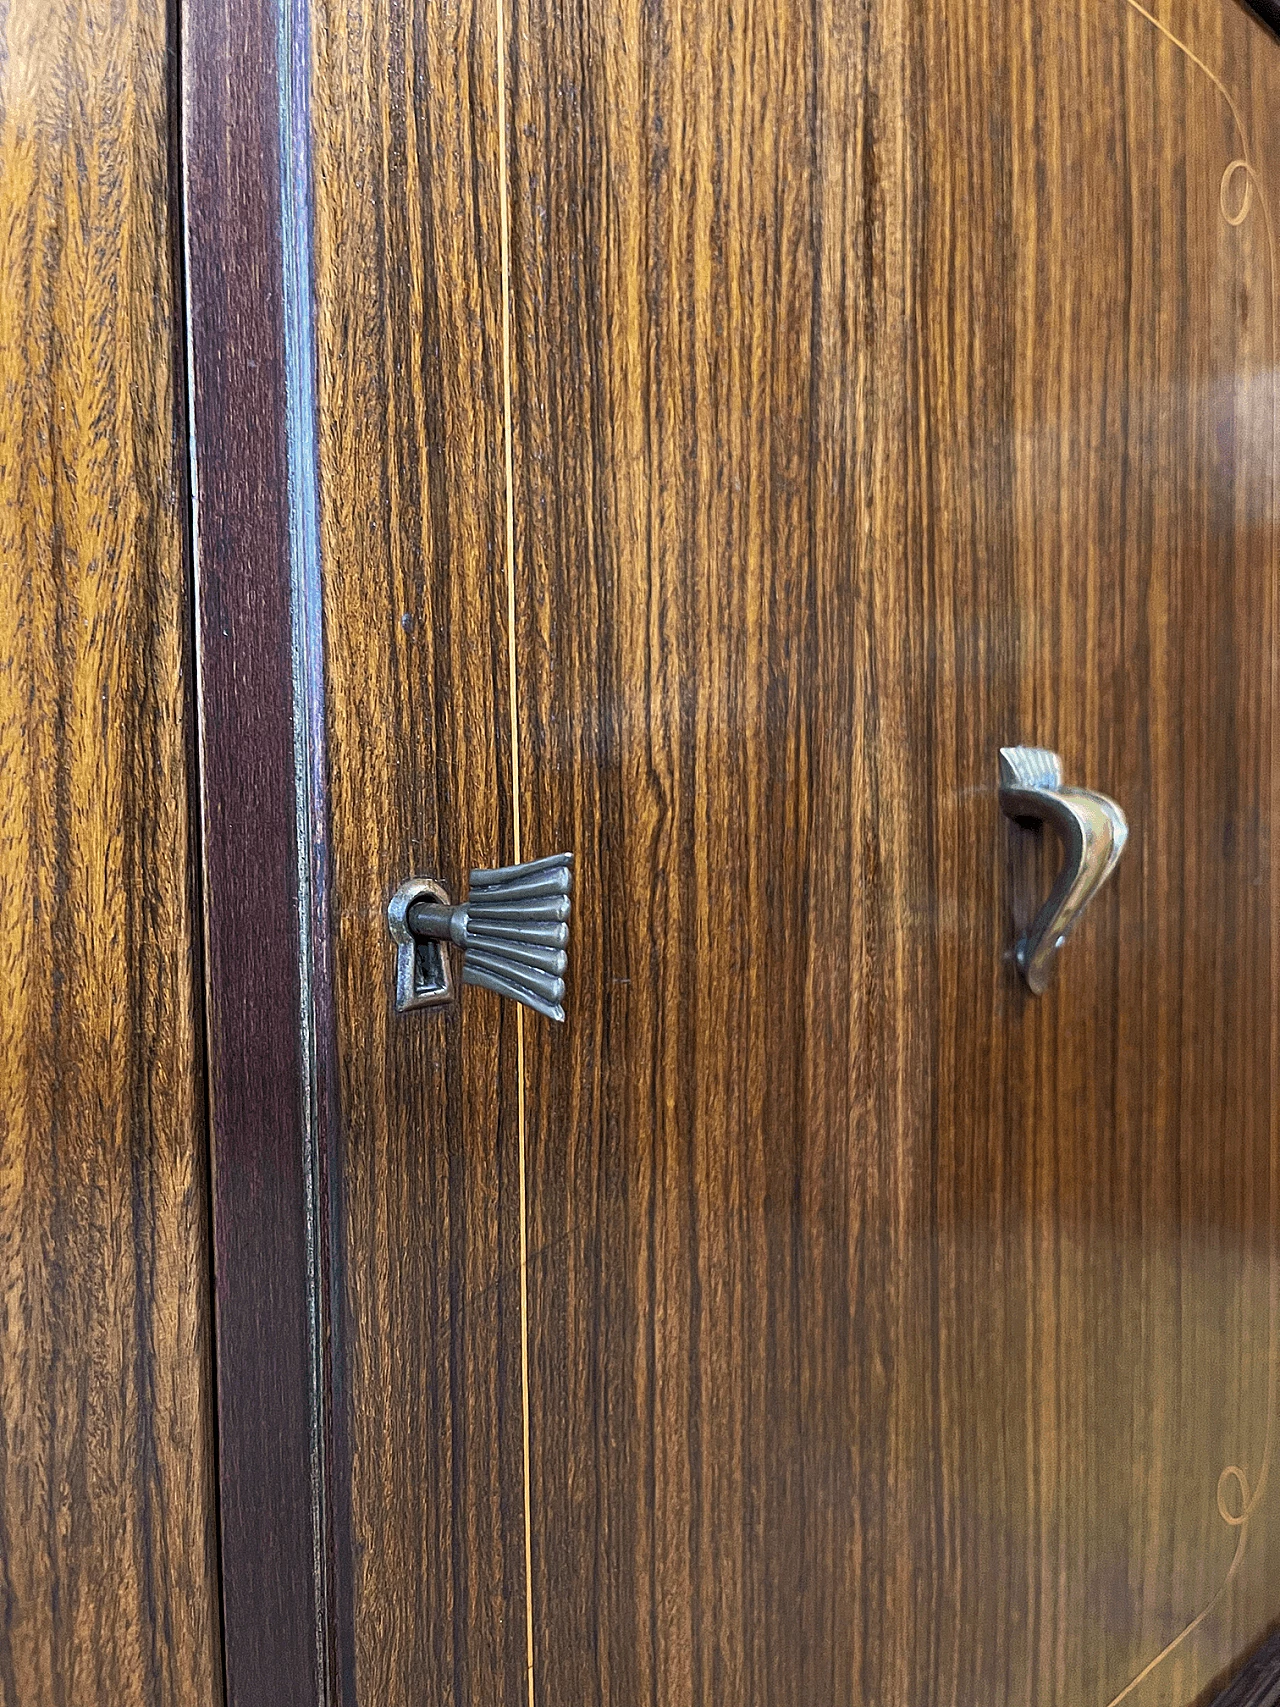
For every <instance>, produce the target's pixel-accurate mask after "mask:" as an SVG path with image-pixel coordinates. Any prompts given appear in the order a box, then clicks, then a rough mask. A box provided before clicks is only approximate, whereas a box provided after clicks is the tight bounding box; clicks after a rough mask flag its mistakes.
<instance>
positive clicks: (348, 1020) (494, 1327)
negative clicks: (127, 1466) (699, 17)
mask: <svg viewBox="0 0 1280 1707" xmlns="http://www.w3.org/2000/svg"><path fill="white" fill-rule="evenodd" d="M313 31H314V33H313V40H314V90H313V122H314V135H315V156H314V164H313V175H314V183H315V206H316V216H315V230H316V308H317V329H318V330H317V336H318V348H319V452H320V482H321V485H320V497H321V511H322V544H323V554H324V564H325V570H324V621H325V661H326V696H327V706H328V723H327V728H328V742H329V763H330V774H331V777H332V779H333V784H332V786H333V793H332V857H333V919H334V966H335V989H336V1018H337V1051H338V1061H339V1100H340V1104H341V1123H342V1130H341V1146H340V1148H341V1157H342V1163H341V1165H342V1192H343V1227H342V1232H341V1242H342V1251H343V1259H342V1260H343V1268H344V1276H345V1279H344V1288H343V1296H342V1312H343V1314H342V1321H341V1332H342V1333H343V1335H344V1346H345V1350H344V1359H345V1364H346V1369H347V1379H346V1385H345V1388H344V1391H343V1392H342V1394H341V1395H340V1402H341V1403H342V1404H343V1405H344V1406H345V1407H346V1411H345V1417H346V1426H347V1427H348V1429H349V1432H350V1440H351V1479H350V1493H349V1497H350V1507H351V1524H352V1568H351V1576H350V1581H349V1582H348V1583H346V1584H344V1585H340V1593H342V1594H343V1595H344V1596H345V1597H346V1600H347V1603H348V1604H349V1606H350V1620H351V1630H352V1636H351V1651H350V1653H349V1655H348V1656H347V1657H346V1659H345V1660H344V1667H345V1670H344V1675H343V1687H344V1689H347V1690H348V1691H350V1692H351V1693H350V1695H349V1697H348V1698H349V1699H352V1700H360V1701H365V1700H368V1701H377V1702H379V1703H385V1704H386V1707H393V1704H396V1703H405V1704H408V1703H414V1704H416V1703H420V1702H423V1701H427V1702H440V1703H442V1704H443V1703H449V1704H451V1707H452V1704H455V1703H456V1704H458V1707H461V1704H463V1703H468V1702H471V1703H476V1704H477V1707H480V1704H486V1707H487V1704H489V1703H498V1702H507V1703H511V1702H517V1701H521V1700H523V1699H524V1694H525V1676H524V1672H525V1598H524V1595H525V1584H524V1548H523V1520H522V1511H523V1495H522V1479H521V1478H522V1464H521V1420H520V1388H519V1369H520V1361H519V1360H520V1339H519V1272H518V1252H519V1180H518V1151H517V1129H516V1086H515V1076H514V1073H515V1058H514V1057H515V1047H514V1046H515V1031H514V1025H513V1022H512V1019H511V1016H510V1015H509V1014H506V1015H501V1016H500V1014H499V1004H498V1001H497V998H496V997H491V996H487V995H485V994H483V993H477V992H468V993H467V996H466V997H465V999H464V1002H463V1007H462V1011H461V1013H460V1012H459V1011H458V1010H457V1009H454V1010H452V1011H449V1012H444V1013H439V1012H428V1013H416V1014H408V1015H404V1016H397V1015H396V1014H395V1012H394V1011H393V1007H394V1003H393V959H394V957H393V955H392V952H391V944H390V940H389V937H388V934H387V926H386V906H387V902H388V900H389V898H390V896H391V894H392V893H393V891H394V889H395V888H396V886H397V885H398V884H399V883H400V882H402V881H403V880H404V879H405V878H407V877H410V876H413V875H430V876H436V877H438V878H441V879H442V880H443V881H444V883H445V884H446V885H447V887H448V889H449V891H450V893H451V894H453V895H455V896H460V895H461V894H462V893H463V891H464V889H465V886H466V880H467V872H468V870H469V868H470V867H472V866H482V865H491V864H497V863H503V862H505V861H506V860H508V859H510V858H511V857H512V855H513V826H512V814H511V801H512V793H511V777H510V755H509V727H510V710H509V698H508V694H507V634H506V597H505V585H506V583H505V575H506V564H505V543H504V520H503V518H504V513H505V510H504V506H505V475H504V459H503V425H502V362H501V291H500V250H499V207H500V203H499V171H498V166H499V161H498V151H497V139H498V127H497V109H496V99H497V64H498V62H497V42H496V34H495V14H494V11H493V8H492V6H491V5H488V4H474V5H473V4H471V3H469V0H462V3H458V4H454V3H451V4H448V5H444V6H438V5H435V4H417V3H411V4H408V5H401V4H385V3H383V0H369V3H367V4H362V5H361V6H360V7H356V8H349V7H343V6H340V5H336V4H333V5H331V4H328V3H327V0H322V3H320V4H318V5H317V7H316V11H315V19H314V26H313Z"/></svg>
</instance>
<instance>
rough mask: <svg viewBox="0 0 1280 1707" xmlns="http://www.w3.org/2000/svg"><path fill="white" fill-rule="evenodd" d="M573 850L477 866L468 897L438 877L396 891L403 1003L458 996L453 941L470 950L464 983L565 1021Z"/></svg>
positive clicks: (428, 1003)
mask: <svg viewBox="0 0 1280 1707" xmlns="http://www.w3.org/2000/svg"><path fill="white" fill-rule="evenodd" d="M572 888H573V855H572V854H570V853H565V854H552V855H551V856H550V857H549V858H548V859H535V860H531V861H530V862H529V863H528V864H527V865H507V866H502V867H501V868H500V869H499V870H497V871H473V872H472V873H471V888H470V892H469V894H468V895H467V898H466V900H465V901H462V902H460V903H459V904H458V905H457V906H454V905H452V904H451V903H450V900H449V896H448V894H447V892H446V891H445V890H444V888H443V887H442V886H441V885H440V884H439V883H438V882H436V880H435V879H434V878H432V877H411V878H410V879H409V881H408V882H407V883H402V884H401V885H400V887H399V889H397V890H396V892H395V894H394V895H393V896H392V897H391V904H390V906H389V907H388V908H387V924H388V926H389V927H390V930H391V935H392V937H393V938H394V940H395V943H396V1008H397V1010H398V1011H399V1012H401V1013H404V1012H407V1011H408V1010H409V1009H412V1008H429V1007H435V1006H437V1005H438V1004H440V1003H443V1002H450V1001H452V1000H453V976H452V973H451V972H450V969H449V945H450V943H452V944H454V945H455V946H456V947H458V948H460V949H461V950H462V956H463V959H462V982H463V983H464V984H478V985H480V987H481V988H482V989H485V990H493V991H496V993H497V994H498V995H500V996H509V997H510V998H511V1000H512V1001H514V1002H521V1003H523V1004H524V1006H525V1007H527V1008H533V1009H534V1010H535V1011H536V1012H537V1013H540V1014H545V1015H546V1016H547V1018H548V1019H554V1020H563V1019H564V1006H563V1003H564V973H565V968H566V966H567V964H568V961H567V956H566V954H565V950H566V948H567V947H568V943H569V896H570V892H571V890H572Z"/></svg>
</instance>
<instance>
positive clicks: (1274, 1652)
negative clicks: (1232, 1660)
mask: <svg viewBox="0 0 1280 1707" xmlns="http://www.w3.org/2000/svg"><path fill="white" fill-rule="evenodd" d="M1212 1707H1280V1634H1276V1635H1274V1636H1271V1637H1270V1638H1269V1639H1268V1640H1267V1641H1265V1642H1264V1643H1263V1644H1262V1646H1261V1647H1260V1648H1259V1649H1258V1651H1257V1653H1255V1654H1254V1656H1253V1658H1252V1659H1250V1660H1248V1661H1246V1663H1245V1664H1244V1665H1243V1666H1242V1667H1241V1668H1240V1670H1239V1671H1238V1672H1237V1673H1236V1675H1235V1676H1234V1677H1233V1678H1232V1680H1231V1682H1230V1683H1229V1684H1228V1685H1227V1687H1226V1688H1225V1689H1224V1690H1223V1691H1222V1693H1221V1694H1220V1695H1215V1696H1213V1697H1212Z"/></svg>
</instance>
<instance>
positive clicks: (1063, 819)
mask: <svg viewBox="0 0 1280 1707" xmlns="http://www.w3.org/2000/svg"><path fill="white" fill-rule="evenodd" d="M1000 805H1001V807H1002V809H1003V811H1004V813H1005V815H1006V816H1007V817H1009V818H1036V819H1042V820H1043V821H1045V822H1046V823H1049V824H1052V825H1053V827H1054V829H1055V830H1056V831H1057V832H1058V837H1059V839H1060V840H1061V842H1062V851H1063V855H1064V859H1063V865H1062V870H1061V871H1060V872H1059V873H1058V881H1057V882H1056V883H1055V884H1054V886H1053V888H1052V890H1051V891H1050V893H1049V899H1048V900H1047V901H1046V902H1045V904H1044V906H1043V907H1041V909H1040V911H1039V912H1038V913H1037V914H1036V916H1035V918H1034V919H1033V920H1032V922H1031V928H1030V929H1029V930H1028V931H1027V932H1026V934H1025V935H1024V936H1023V937H1021V938H1020V940H1019V942H1018V946H1017V949H1016V950H1015V959H1016V960H1017V962H1018V970H1019V971H1020V972H1021V973H1022V976H1023V977H1024V978H1025V979H1026V981H1027V984H1028V986H1029V987H1030V989H1031V992H1032V994H1033V995H1036V996H1042V995H1043V994H1044V993H1045V991H1046V990H1047V989H1048V987H1049V980H1050V979H1051V978H1052V976H1053V963H1054V961H1055V960H1056V958H1057V955H1058V950H1059V949H1060V948H1061V947H1062V945H1063V943H1064V942H1066V940H1067V938H1068V937H1069V936H1070V935H1071V932H1072V931H1073V930H1074V929H1075V926H1076V924H1077V922H1078V921H1079V918H1080V915H1081V913H1083V912H1084V910H1085V908H1086V907H1087V906H1088V905H1089V903H1090V901H1092V900H1093V897H1094V896H1095V895H1096V894H1097V893H1098V891H1099V889H1101V888H1102V885H1103V884H1104V883H1105V882H1106V881H1107V879H1108V877H1110V876H1111V873H1112V872H1113V871H1114V870H1115V866H1116V861H1117V860H1118V859H1119V858H1120V855H1121V854H1122V853H1123V852H1124V844H1125V842H1126V841H1127V840H1128V839H1129V825H1128V823H1127V822H1126V820H1125V815H1124V813H1123V812H1122V811H1121V810H1120V808H1119V807H1118V806H1117V805H1116V803H1115V801H1114V800H1108V799H1107V797H1106V795H1105V794H1094V793H1093V792H1092V791H1091V790H1089V789H1087V788H1066V787H1064V786H1063V782H1062V760H1061V759H1060V758H1059V757H1058V755H1057V754H1056V753H1051V752H1049V751H1048V750H1047V749H1046V748H1044V747H1001V749H1000Z"/></svg>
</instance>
